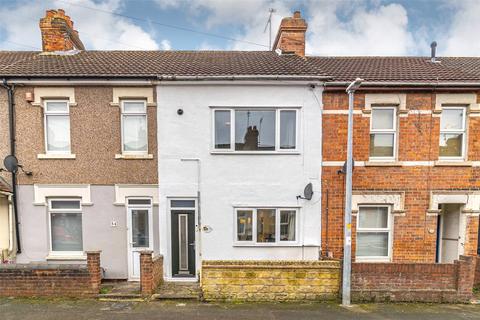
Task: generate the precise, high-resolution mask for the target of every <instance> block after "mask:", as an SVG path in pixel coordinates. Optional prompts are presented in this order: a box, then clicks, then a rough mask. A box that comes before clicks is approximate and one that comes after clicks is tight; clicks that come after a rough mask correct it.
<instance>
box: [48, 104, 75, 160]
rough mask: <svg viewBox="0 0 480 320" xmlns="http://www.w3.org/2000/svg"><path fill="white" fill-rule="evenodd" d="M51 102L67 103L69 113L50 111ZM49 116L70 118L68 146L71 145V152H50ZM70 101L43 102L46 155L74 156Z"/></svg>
mask: <svg viewBox="0 0 480 320" xmlns="http://www.w3.org/2000/svg"><path fill="white" fill-rule="evenodd" d="M49 102H62V103H65V105H66V106H67V111H48V107H47V106H48V103H49ZM48 116H68V127H69V131H68V145H69V150H68V151H49V150H48V127H47V117H48ZM70 124H71V123H70V101H69V100H66V99H44V100H43V128H44V130H43V131H44V132H43V135H44V139H43V140H44V143H45V154H48V155H51V154H54V155H55V154H61V155H65V154H72V129H71V126H70Z"/></svg>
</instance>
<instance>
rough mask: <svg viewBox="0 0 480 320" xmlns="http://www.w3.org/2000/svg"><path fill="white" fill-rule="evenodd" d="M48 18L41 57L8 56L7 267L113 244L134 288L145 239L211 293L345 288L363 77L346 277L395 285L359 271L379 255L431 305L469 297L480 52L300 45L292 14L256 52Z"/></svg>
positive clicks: (2, 127)
mask: <svg viewBox="0 0 480 320" xmlns="http://www.w3.org/2000/svg"><path fill="white" fill-rule="evenodd" d="M40 27H41V30H42V39H43V51H42V52H0V76H1V78H3V79H4V80H3V86H4V90H1V91H0V116H1V119H0V136H1V137H2V138H3V140H2V145H1V146H0V151H1V153H2V158H3V157H5V156H6V155H8V154H14V155H15V156H16V158H17V159H18V162H19V164H20V165H21V166H20V167H19V168H18V172H17V173H16V174H13V175H12V174H10V173H5V172H3V173H2V176H3V177H4V178H5V179H8V181H11V183H10V186H9V189H8V190H4V191H5V194H6V196H7V197H9V199H10V203H11V207H12V210H10V211H9V212H10V214H7V215H6V216H8V217H9V220H8V221H9V226H10V227H9V229H8V230H9V231H8V234H9V235H10V238H9V239H10V242H9V243H11V244H14V245H15V248H16V249H17V250H13V249H12V248H13V247H11V246H10V254H9V257H10V259H13V258H15V260H16V262H17V263H33V262H35V263H47V264H65V263H69V264H70V263H72V262H75V263H84V260H85V259H86V256H85V251H88V250H101V251H102V253H101V267H102V270H103V277H104V278H105V279H127V280H131V281H137V280H139V279H140V277H141V273H142V271H141V269H142V268H141V261H140V254H141V252H142V251H145V250H151V251H153V252H154V254H155V255H162V256H163V264H162V268H163V279H165V280H167V281H199V280H200V281H201V284H202V289H203V291H204V297H206V299H211V300H216V299H240V300H269V299H277V300H318V299H323V298H332V297H335V296H336V295H337V294H338V290H339V283H340V272H339V263H338V261H336V260H338V259H340V258H342V255H343V245H344V243H343V238H344V235H343V228H344V222H343V221H344V220H343V216H344V197H345V192H344V190H345V185H344V174H343V171H342V167H343V165H344V162H345V160H346V134H347V127H346V125H347V110H348V97H347V94H346V93H345V89H346V87H347V86H348V84H349V83H350V82H351V81H352V80H354V79H355V78H357V77H360V78H363V79H364V82H363V84H362V86H361V87H360V89H359V90H358V91H357V92H356V95H355V109H354V144H353V145H354V159H355V166H354V175H353V189H354V195H353V203H352V206H353V211H354V217H355V219H354V223H353V231H354V232H353V239H352V241H353V248H354V262H356V263H357V264H354V282H353V284H352V289H354V290H356V291H354V292H357V293H358V296H361V295H362V294H366V295H367V296H368V295H369V294H372V295H374V294H375V290H377V289H378V290H380V291H382V290H384V289H385V288H383V289H382V288H378V287H376V285H377V284H375V283H374V282H375V281H374V279H372V280H371V281H370V282H369V283H367V284H365V283H362V282H361V281H360V280H359V281H355V272H357V274H360V272H361V271H362V270H367V269H368V268H369V266H371V265H373V264H372V263H373V262H374V263H376V264H375V266H377V267H378V266H381V267H382V268H384V270H385V272H386V273H388V270H394V269H392V268H391V266H393V265H396V264H402V263H403V264H410V265H412V264H417V263H423V265H422V266H425V268H423V267H422V266H420V265H419V267H418V268H420V269H416V270H417V271H416V272H415V273H418V272H423V273H426V274H430V275H431V276H438V274H442V276H444V277H445V278H444V281H442V285H444V287H442V288H433V287H432V286H430V287H428V288H427V289H431V290H435V289H439V290H437V291H436V292H437V293H439V292H440V293H439V294H440V296H439V295H437V297H439V298H438V299H440V300H441V299H444V300H445V301H447V300H448V301H453V300H462V299H463V300H464V299H465V297H467V296H468V294H467V293H465V291H461V290H464V287H465V286H464V287H462V286H461V285H458V283H457V282H456V281H457V280H456V279H459V277H460V276H461V277H460V278H462V277H464V276H465V275H469V276H470V275H472V270H473V269H472V268H474V266H475V264H474V262H473V264H472V263H470V264H467V263H466V262H465V263H464V262H458V261H457V262H455V263H458V265H459V267H454V265H453V264H452V263H453V262H454V261H456V260H459V259H460V258H461V256H463V255H470V256H473V255H476V254H477V247H478V246H477V241H478V228H479V226H478V225H479V223H478V220H479V218H478V217H479V213H480V190H479V187H480V185H479V182H478V181H477V176H478V174H479V171H478V170H479V168H480V149H479V148H480V145H479V143H480V142H479V141H478V136H479V134H480V132H478V129H477V127H478V125H479V123H477V122H478V121H480V120H478V119H480V104H479V98H478V93H479V90H480V59H478V58H453V57H451V58H443V57H441V58H437V57H434V56H433V57H314V56H305V45H306V44H305V33H306V30H307V23H306V22H305V20H304V19H303V18H302V17H301V16H300V13H299V12H295V13H294V15H293V16H292V17H288V18H285V19H283V21H282V23H281V26H280V29H279V32H278V34H277V37H276V39H275V42H274V49H275V50H274V51H257V52H255V51H249V52H241V51H160V52H159V51H134V52H131V51H89V50H85V48H84V46H83V44H82V43H81V40H80V36H79V34H78V32H76V31H75V30H74V28H73V23H72V22H71V20H70V18H69V17H68V16H66V15H65V13H64V12H63V11H62V10H58V11H56V10H51V11H48V12H47V14H46V16H45V17H44V18H43V19H42V20H41V22H40ZM9 123H10V125H9ZM12 124H13V126H12ZM8 129H10V131H9V130H8ZM12 177H14V179H11V178H12ZM10 179H11V180H10ZM4 191H2V192H4ZM2 194H3V193H2ZM12 194H13V197H12V196H11V195H12ZM6 203H7V202H6ZM14 204H16V206H14ZM7 207H8V206H7ZM2 208H3V206H2V207H0V210H3V209H2ZM13 209H14V210H13ZM4 211H5V210H4ZM7 211H8V210H7ZM7 211H5V212H7ZM2 212H3V211H0V218H1V217H2ZM15 226H17V227H15ZM5 230H7V229H6V228H2V229H0V232H2V234H0V236H3V234H4V233H5V232H7V231H5ZM3 238H4V237H2V238H1V239H3ZM14 238H15V239H16V241H14V240H15V239H14ZM2 243H3V242H2ZM14 251H17V253H16V256H15V257H13V256H14V255H13V254H12V253H13V252H14ZM462 259H463V258H462ZM462 261H463V260H462ZM469 261H470V260H469ZM362 263H363V264H362ZM364 263H366V265H364ZM462 263H463V264H462ZM444 265H445V266H444ZM472 265H473V267H472ZM437 266H439V267H438V268H441V269H438V270H440V271H437V272H436V273H435V272H434V271H431V270H433V269H432V268H437ZM356 268H357V269H356ZM422 268H423V269H422ZM469 268H470V269H469ZM387 269H388V270H387ZM249 270H250V271H249ZM375 270H378V269H375ZM419 270H420V271H419ZM225 271H228V272H225ZM442 272H443V273H442ZM394 273H395V272H394ZM397 273H398V272H397ZM415 273H412V274H411V275H412V277H414V276H415ZM406 274H407V276H408V273H406ZM459 275H460V276H459ZM391 276H392V279H394V277H395V275H391ZM289 277H293V278H289ZM427 277H428V276H427ZM360 278H361V280H365V279H367V277H360ZM242 279H243V280H242ZM412 279H414V278H409V279H403V280H402V281H404V282H402V283H400V282H398V281H400V280H398V279H397V280H395V281H397V285H398V286H402V285H405V284H408V283H412V281H414V280H412ZM462 279H463V278H462ZM282 281H283V282H282ZM392 281H394V280H392ZM472 281H473V278H472V279H471V281H470V282H469V283H470V287H469V288H470V294H471V282H472ZM433 282H435V281H433ZM291 283H294V284H295V285H288V284H291ZM372 283H373V284H372ZM382 283H383V284H385V282H382ZM368 286H370V287H369V288H370V289H371V290H370V289H368V290H370V291H368V290H367V289H366V288H367V287H368ZM372 286H373V289H372V288H371V287H372ZM467 287H468V286H467ZM462 288H463V289H462ZM404 289H405V290H406V291H409V290H410V289H409V288H408V287H404ZM421 289H425V288H421ZM378 290H377V291H378ZM385 290H386V289H385ZM442 290H443V291H442ZM366 291H368V292H367V293H365V292H366ZM460 291H461V292H460ZM467 291H468V288H467ZM372 292H373V293H372ZM423 292H427V293H428V291H425V290H424V291H423ZM458 292H460V293H458ZM457 293H458V295H457V296H455V298H449V297H451V294H457ZM377 294H378V292H377ZM460 295H462V296H461V298H458V297H460ZM457 298H458V299H457ZM419 299H420V298H419ZM400 300H401V299H400ZM427 300H428V299H427Z"/></svg>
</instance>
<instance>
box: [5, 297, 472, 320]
mask: <svg viewBox="0 0 480 320" xmlns="http://www.w3.org/2000/svg"><path fill="white" fill-rule="evenodd" d="M0 319H2V320H16V319H22V320H30V319H32V320H33V319H35V320H46V319H48V320H56V319H61V320H70V319H89V320H94V319H99V320H103V319H115V320H123V319H128V320H134V319H142V320H153V319H162V320H170V319H172V320H173V319H175V320H177V319H200V320H203V319H205V320H206V319H208V320H215V319H229V320H236V319H239V320H240V319H241V320H245V319H262V320H263V319H285V320H286V319H294V320H300V319H328V320H335V319H339V320H343V319H392V320H394V319H405V320H409V319H421V320H430V319H431V320H444V319H445V320H447V319H448V320H450V319H480V305H432V304H365V305H356V306H354V307H350V308H343V307H341V306H339V305H338V304H333V303H318V304H207V303H198V302H186V303H179V302H124V301H120V302H118V301H117V302H101V301H96V300H41V299H3V298H2V299H0Z"/></svg>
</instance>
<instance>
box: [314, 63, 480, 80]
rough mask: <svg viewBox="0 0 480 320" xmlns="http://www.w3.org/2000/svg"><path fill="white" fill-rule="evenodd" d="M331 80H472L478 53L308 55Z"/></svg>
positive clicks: (479, 72)
mask: <svg viewBox="0 0 480 320" xmlns="http://www.w3.org/2000/svg"><path fill="white" fill-rule="evenodd" d="M307 60H308V61H309V62H311V63H312V65H313V66H314V67H316V68H318V69H320V70H322V72H323V73H325V74H328V75H329V76H331V77H332V78H333V81H339V82H341V81H353V80H354V79H355V78H362V79H364V80H366V81H371V82H476V81H480V57H438V58H437V61H439V62H435V63H434V62H431V61H430V57H308V58H307Z"/></svg>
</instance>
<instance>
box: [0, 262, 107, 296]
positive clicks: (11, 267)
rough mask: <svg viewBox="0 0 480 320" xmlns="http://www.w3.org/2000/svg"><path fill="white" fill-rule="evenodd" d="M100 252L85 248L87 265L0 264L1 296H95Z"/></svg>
mask: <svg viewBox="0 0 480 320" xmlns="http://www.w3.org/2000/svg"><path fill="white" fill-rule="evenodd" d="M100 281H101V270H100V252H88V253H87V264H86V265H66V264H6V265H0V296H4V297H75V298H89V297H95V296H96V295H97V294H98V292H99V289H100Z"/></svg>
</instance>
